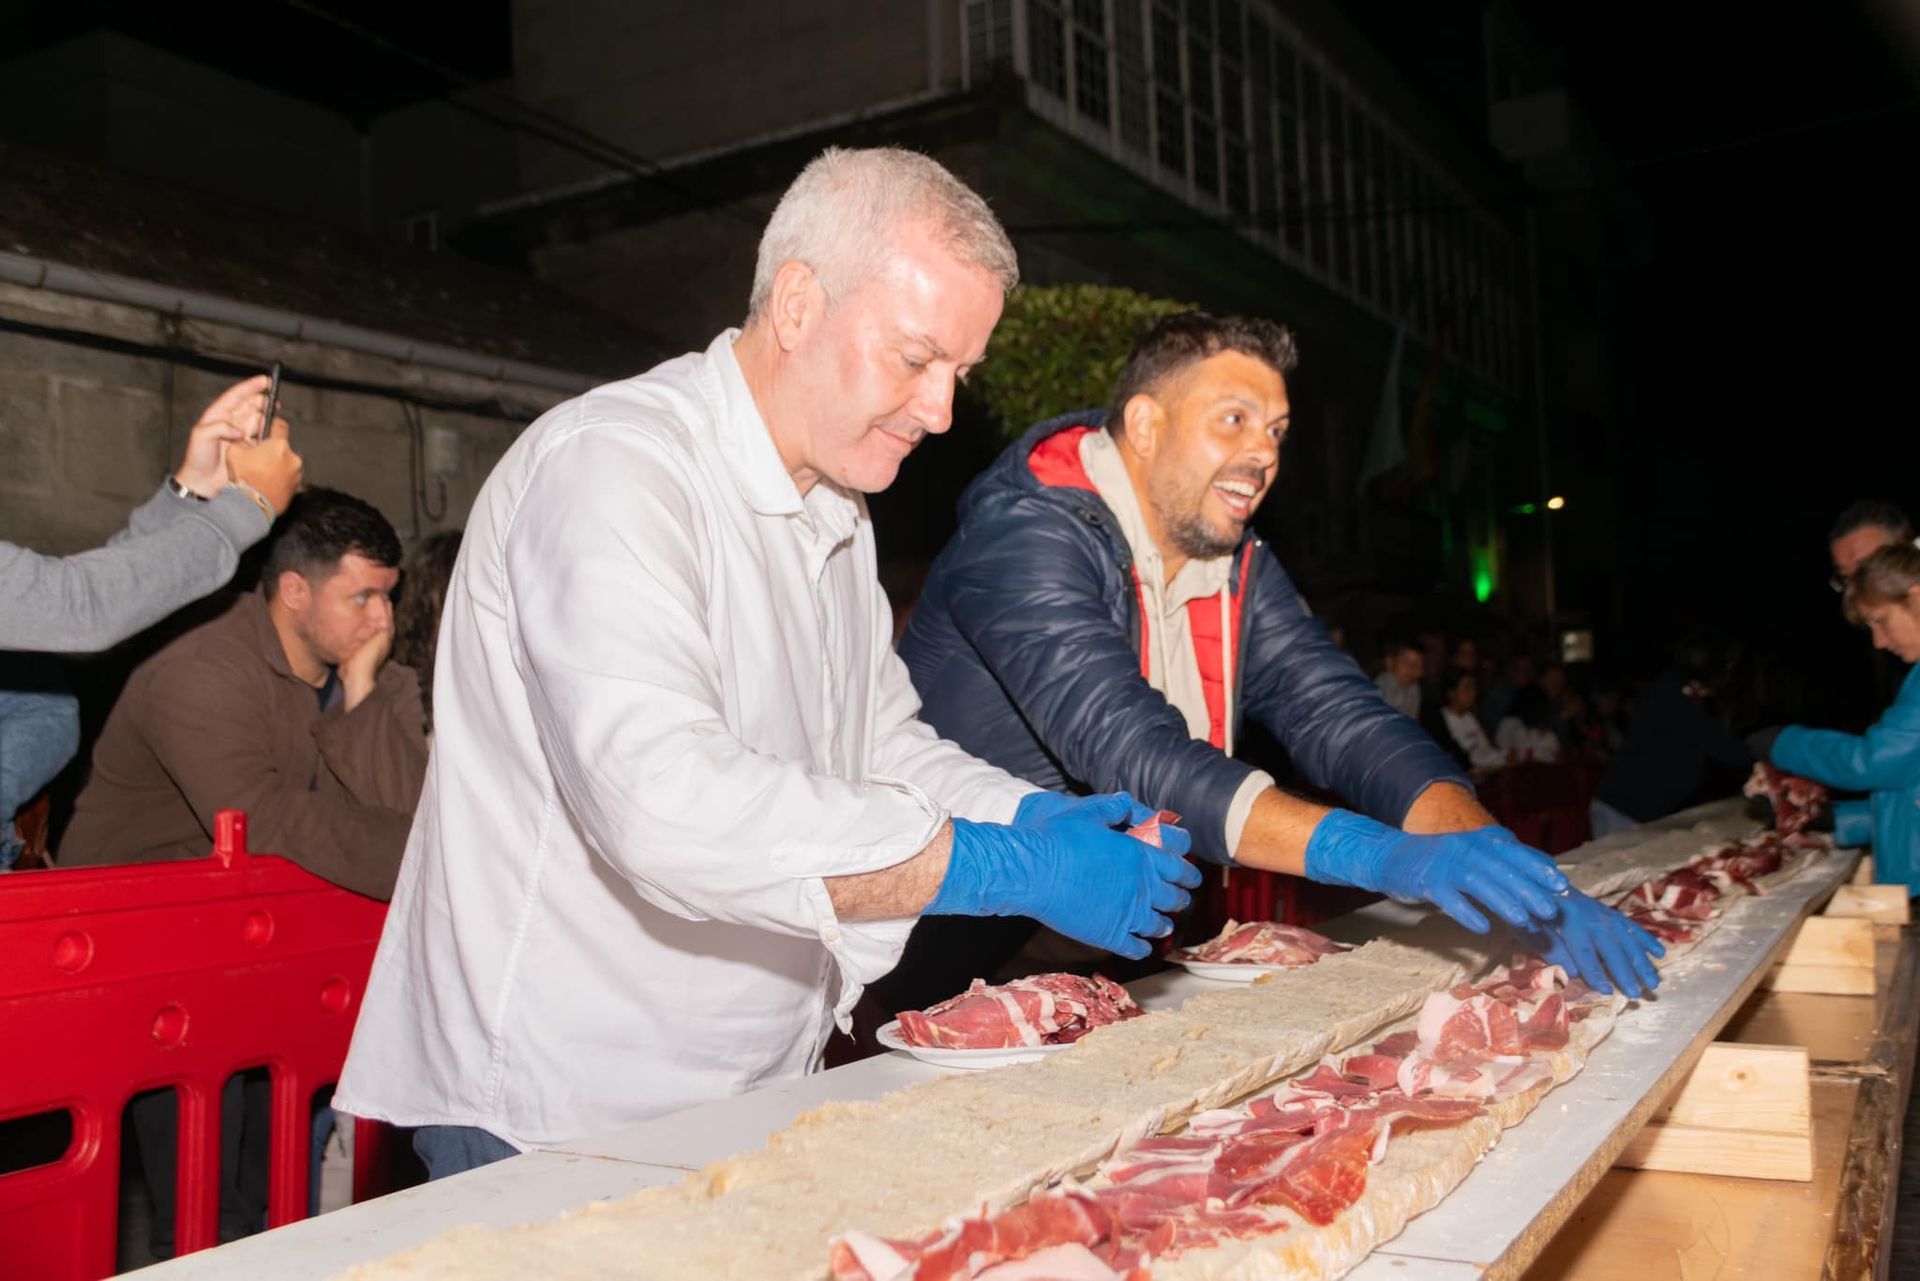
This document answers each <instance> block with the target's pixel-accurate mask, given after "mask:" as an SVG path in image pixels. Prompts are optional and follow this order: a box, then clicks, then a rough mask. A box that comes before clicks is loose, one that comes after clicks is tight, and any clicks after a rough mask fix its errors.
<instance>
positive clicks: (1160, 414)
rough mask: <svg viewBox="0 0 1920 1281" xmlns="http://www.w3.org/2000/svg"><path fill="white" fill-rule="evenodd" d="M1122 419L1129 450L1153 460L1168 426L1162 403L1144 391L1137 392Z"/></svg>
mask: <svg viewBox="0 0 1920 1281" xmlns="http://www.w3.org/2000/svg"><path fill="white" fill-rule="evenodd" d="M1120 418H1121V421H1122V422H1124V423H1125V424H1126V429H1127V448H1129V449H1131V450H1132V451H1133V452H1134V453H1136V454H1138V455H1139V456H1140V457H1142V458H1152V457H1153V454H1154V451H1155V450H1156V449H1158V448H1159V447H1160V437H1161V436H1162V435H1163V434H1164V433H1165V431H1166V426H1167V411H1166V410H1164V409H1162V408H1161V407H1160V402H1159V401H1157V400H1155V399H1154V398H1153V397H1152V396H1149V395H1148V394H1147V393H1146V392H1144V391H1143V392H1136V393H1135V394H1134V395H1132V396H1129V397H1128V398H1127V403H1126V405H1125V406H1123V407H1122V408H1121V410H1120Z"/></svg>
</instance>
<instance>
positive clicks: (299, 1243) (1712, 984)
mask: <svg viewBox="0 0 1920 1281" xmlns="http://www.w3.org/2000/svg"><path fill="white" fill-rule="evenodd" d="M1853 863H1854V858H1853V856H1852V855H1851V854H1842V853H1834V854H1830V855H1827V856H1825V857H1824V858H1823V859H1822V860H1821V861H1819V862H1818V863H1817V864H1816V865H1815V866H1813V867H1812V868H1810V869H1809V870H1808V871H1807V872H1806V873H1804V874H1803V875H1801V876H1799V877H1798V878H1796V879H1795V880H1794V881H1792V882H1790V883H1788V884H1787V885H1784V886H1781V887H1779V888H1778V889H1776V890H1775V891H1774V892H1773V893H1772V894H1769V895H1768V896H1766V897H1764V898H1756V899H1745V900H1742V902H1741V905H1740V907H1739V909H1738V910H1737V911H1735V912H1733V913H1732V914H1730V915H1729V916H1728V917H1727V918H1726V919H1725V921H1724V922H1723V923H1722V925H1721V926H1720V928H1719V929H1717V930H1716V931H1714V932H1713V933H1712V934H1711V935H1709V936H1708V938H1707V939H1706V940H1705V942H1703V943H1702V944H1701V945H1700V946H1699V947H1697V948H1696V949H1695V950H1694V951H1693V952H1692V953H1690V954H1689V955H1687V956H1685V957H1683V958H1681V959H1680V960H1679V961H1678V962H1677V963H1676V964H1675V965H1674V966H1673V967H1672V968H1671V969H1670V970H1669V971H1668V973H1667V974H1666V975H1665V977H1664V978H1663V981H1662V985H1661V988H1660V995H1659V997H1658V998H1657V999H1655V1000H1653V1001H1649V1002H1646V1003H1644V1004H1642V1005H1640V1006H1639V1007H1637V1008H1630V1009H1629V1010H1627V1011H1626V1012H1625V1013H1624V1014H1623V1015H1622V1016H1621V1018H1620V1020H1619V1022H1618V1023H1617V1025H1616V1026H1615V1028H1614V1031H1613V1034H1612V1035H1611V1036H1610V1037H1608V1039H1607V1040H1606V1041H1604V1042H1602V1043H1601V1045H1600V1046H1599V1048H1597V1049H1596V1050H1595V1051H1594V1052H1593V1054H1592V1056H1591V1058H1590V1059H1589V1060H1588V1063H1587V1066H1586V1070H1585V1071H1584V1072H1582V1073H1581V1074H1580V1075H1579V1076H1578V1077H1576V1078H1575V1079H1574V1080H1573V1081H1571V1082H1569V1083H1568V1084H1566V1085H1564V1086H1562V1087H1560V1088H1559V1089H1557V1090H1555V1091H1554V1092H1553V1093H1552V1094H1551V1095H1549V1096H1548V1097H1547V1099H1546V1101H1545V1102H1544V1103H1543V1104H1542V1105H1541V1106H1540V1108H1539V1110H1538V1111H1536V1113H1535V1114H1534V1115H1533V1116H1532V1117H1530V1118H1529V1119H1528V1120H1527V1121H1526V1122H1525V1123H1523V1124H1521V1125H1519V1126H1517V1127H1515V1128H1514V1129H1513V1130H1510V1131H1508V1132H1507V1134H1506V1135H1505V1136H1504V1137H1503V1138H1502V1140H1501V1142H1500V1145H1499V1146H1498V1147H1497V1148H1495V1149H1494V1151H1493V1153H1492V1154H1491V1155H1490V1156H1489V1157H1488V1158H1487V1159H1486V1160H1484V1161H1483V1162H1481V1164H1480V1166H1479V1167H1478V1168H1477V1169H1476V1170H1475V1171H1474V1172H1473V1173H1472V1174H1471V1175H1469V1176H1468V1178H1467V1179H1466V1181H1465V1182H1463V1183H1462V1184H1461V1185H1460V1186H1459V1188H1457V1189H1456V1190H1455V1191H1454V1193H1453V1194H1452V1195H1451V1196H1449V1197H1448V1198H1447V1199H1446V1201H1444V1202H1443V1203H1442V1204H1441V1205H1440V1206H1439V1207H1438V1208H1436V1209H1434V1210H1432V1211H1430V1212H1429V1213H1427V1214H1425V1215H1423V1216H1421V1217H1420V1218H1418V1219H1416V1220H1415V1221H1414V1222H1413V1223H1412V1224H1410V1225H1409V1226H1408V1228H1407V1230H1406V1231H1405V1232H1403V1233H1401V1234H1400V1236H1398V1237H1396V1238H1395V1239H1394V1240H1393V1241H1391V1242H1389V1243H1387V1245H1386V1246H1384V1247H1383V1248H1381V1249H1379V1250H1377V1251H1375V1252H1374V1254H1373V1256H1372V1257H1371V1258H1369V1259H1368V1260H1367V1261H1366V1262H1365V1263H1364V1264H1362V1265H1361V1266H1360V1267H1359V1268H1358V1269H1356V1270H1355V1271H1354V1272H1353V1273H1351V1274H1350V1275H1351V1276H1353V1277H1354V1278H1356V1279H1357V1281H1406V1278H1409V1277H1419V1278H1422V1279H1423V1281H1428V1279H1430V1281H1456V1279H1458V1281H1465V1279H1466V1278H1484V1279H1491V1281H1497V1279H1498V1278H1505V1277H1514V1276H1518V1275H1519V1273H1520V1272H1521V1271H1523V1270H1524V1269H1525V1267H1526V1265H1527V1264H1528V1263H1529V1262H1531V1261H1532V1260H1533V1258H1534V1257H1536V1256H1537V1255H1538V1253H1539V1250H1540V1248H1541V1246H1542V1245H1543V1244H1544V1243H1545V1241H1546V1240H1548V1239H1550V1237H1551V1235H1552V1233H1553V1232H1554V1231H1555V1230H1557V1229H1558V1227H1559V1226H1560V1224H1561V1223H1563V1222H1564V1221H1565V1219H1566V1217H1567V1215H1568V1214H1569V1213H1570V1212H1571V1210H1572V1209H1573V1207H1574V1206H1576V1205H1577V1204H1578V1203H1579V1201H1580V1199H1581V1198H1582V1197H1584V1196H1585V1195H1586V1193H1587V1192H1588V1191H1589V1190H1591V1188H1592V1186H1593V1184H1594V1183H1595V1182H1596V1181H1597V1180H1598V1179H1599V1177H1600V1176H1601V1175H1602V1174H1604V1173H1605V1172H1606V1170H1607V1169H1608V1167H1610V1166H1611V1165H1612V1164H1613V1161H1614V1159H1615V1157H1617V1156H1618V1155H1619V1153H1620V1151H1621V1150H1622V1149H1623V1148H1624V1147H1625V1146H1626V1144H1627V1142H1628V1141H1629V1140H1630V1139H1631V1138H1632V1137H1633V1135H1634V1134H1635V1133H1636V1132H1637V1131H1638V1130H1639V1128H1640V1126H1641V1125H1642V1124H1643V1123H1644V1122H1645V1121H1646V1119H1647V1118H1648V1117H1649V1116H1651V1115H1652V1113H1653V1111H1654V1110H1655V1108H1656V1107H1657V1106H1658V1104H1659V1103H1660V1102H1661V1101H1662V1100H1663V1099H1664V1098H1665V1097H1666V1096H1667V1094H1668V1093H1670V1092H1671V1090H1672V1089H1673V1088H1674V1087H1675V1086H1676V1085H1677V1084H1678V1083H1679V1082H1680V1081H1681V1080H1682V1079H1684V1077H1685V1075H1686V1073H1687V1072H1688V1071H1690V1070H1691V1068H1692V1065H1693V1062H1694V1060H1695V1059H1696V1058H1697V1057H1698V1055H1699V1053H1700V1052H1701V1050H1703V1049H1704V1048H1705V1047H1706V1045H1707V1044H1708V1043H1709V1042H1710V1041H1712V1040H1713V1038H1714V1036H1715V1034H1716V1033H1717V1032H1718V1031H1719V1030H1720V1028H1721V1027H1722V1026H1723V1025H1724V1024H1725V1023H1726V1022H1727V1020H1728V1019H1730V1018H1731V1017H1732V1016H1733V1014H1734V1013H1735V1012H1736V1011H1737V1010H1738V1009H1739V1007H1740V1005H1741V1003H1742V1002H1743V1001H1745V999H1746V998H1747V996H1748V995H1749V994H1750V993H1751V992H1752V991H1753V990H1754V988H1755V987H1756V986H1757V985H1758V984H1759V983H1760V981H1761V980H1762V978H1764V977H1765V975H1766V972H1767V970H1768V969H1769V968H1770V967H1771V965H1772V964H1773V962H1774V961H1775V960H1776V959H1777V957H1778V955H1779V954H1780V953H1781V952H1782V951H1783V950H1784V949H1785V948H1786V946H1787V944H1788V943H1789V942H1790V940H1791V937H1792V934H1793V931H1794V928H1795V927H1796V925H1797V924H1798V922H1799V921H1800V920H1801V919H1803V918H1804V917H1805V916H1806V915H1807V914H1808V913H1809V912H1811V911H1812V910H1813V909H1814V908H1815V907H1816V906H1817V905H1818V904H1820V903H1821V902H1824V901H1825V899H1826V898H1827V897H1828V896H1829V895H1831V893H1832V892H1833V890H1834V888H1835V887H1836V886H1838V885H1839V884H1841V883H1842V882H1843V881H1844V880H1845V878H1846V876H1847V874H1848V873H1849V872H1850V870H1851V868H1852V866H1853ZM1415 916H1416V914H1415V913H1413V912H1411V911H1410V910H1409V909H1406V908H1404V907H1399V906H1396V905H1393V904H1383V905H1380V906H1378V907H1375V908H1369V909H1367V910H1366V911H1363V912H1358V913H1354V914H1353V915H1352V916H1350V917H1346V918H1342V919H1341V920H1340V921H1339V922H1335V923H1333V924H1331V925H1330V926H1329V927H1328V929H1327V932H1328V933H1330V934H1332V935H1334V936H1335V937H1344V938H1346V939H1349V940H1356V939H1360V938H1365V937H1371V936H1372V935H1374V934H1377V933H1380V932H1382V931H1383V930H1384V929H1388V928H1392V927H1393V926H1395V925H1398V924H1401V923H1405V922H1408V921H1411V920H1413V919H1415ZM1132 990H1133V992H1134V994H1135V997H1136V999H1138V1000H1139V1001H1140V1003H1141V1004H1142V1005H1143V1006H1145V1007H1147V1008H1148V1009H1164V1008H1171V1007H1173V1006H1177V1005H1178V1004H1180V1003H1181V1002H1182V1001H1184V1000H1185V999H1186V998H1187V997H1188V996H1191V995H1193V994H1194V993H1196V992H1200V991H1211V990H1218V985H1217V984H1215V983H1213V982H1210V981H1208V980H1205V979H1199V978H1195V977H1193V976H1191V975H1188V974H1186V973H1184V972H1172V973H1166V974H1160V975H1155V976H1153V977H1151V978H1148V979H1145V980H1142V981H1140V982H1138V983H1136V984H1134V985H1133V989H1132ZM938 1074H939V1073H938V1071H937V1070H936V1069H934V1068H931V1067H928V1066H926V1065H924V1064H922V1063H919V1062H917V1061H915V1060H913V1059H910V1058H908V1057H907V1056H905V1055H903V1054H899V1053H893V1054H883V1055H880V1056H878V1057H876V1058H871V1059H866V1060H863V1061H861V1062H858V1063H854V1064H849V1065H848V1066H845V1067H840V1068H835V1069H833V1070H832V1071H829V1072H822V1073H819V1074H818V1075H815V1076H811V1077H808V1078H806V1079H804V1080H801V1081H797V1082H794V1083H792V1084H789V1085H782V1086H775V1087H772V1088H769V1089H765V1090H758V1091H755V1092H753V1093H751V1094H747V1095H743V1096H741V1097H738V1098H734V1099H728V1100H725V1101H724V1102H720V1103H715V1104H711V1105H708V1106H704V1107H698V1108H692V1109H689V1110H687V1111H684V1112H678V1113H675V1114H673V1115H670V1116H664V1117H659V1118H656V1119H654V1120H652V1121H647V1122H644V1123H642V1124H640V1125H636V1126H633V1127H631V1128H629V1129H625V1130H621V1131H618V1132H616V1133H612V1134H608V1135H605V1136H602V1137H599V1138H595V1139H592V1140H587V1141H582V1142H578V1143H570V1144H566V1145H562V1146H560V1147H556V1148H553V1149H549V1150H542V1151H537V1152H530V1153H527V1154H525V1155H523V1156H519V1157H515V1158H512V1159H510V1160H507V1161H502V1162H499V1163H497V1164H494V1165H490V1166H486V1167H484V1168H482V1169H479V1170H474V1171H470V1172H469V1173H466V1174H463V1175H458V1176H455V1177H453V1178H449V1179H444V1180H441V1181H439V1182H437V1183H432V1184H427V1185H425V1186H422V1187H417V1188H410V1189H408V1190H407V1191H404V1192H398V1193H395V1194H393V1195H391V1196H386V1197H381V1198H379V1199H378V1200H375V1201H370V1202H366V1203H364V1204H361V1205H356V1206H351V1207H349V1208H347V1209H344V1210H338V1211H335V1212H334V1213H332V1214H327V1215H323V1216H321V1217H319V1218H315V1219H308V1220H304V1221H302V1222H299V1223H295V1224H290V1225H288V1226H287V1227H284V1228H277V1229H275V1230H273V1231H271V1232H266V1233H262V1234H261V1235H259V1236H254V1237H249V1238H247V1239H245V1240H242V1241H237V1242H234V1243H233V1244H231V1245H226V1246H222V1247H220V1248H218V1249H215V1250H209V1251H205V1252H202V1253H199V1254H193V1255H188V1256H186V1257H184V1258H181V1259H175V1260H173V1261H171V1262H168V1263H163V1264H159V1265H156V1266H154V1267H152V1268H148V1269H145V1270H143V1271H142V1272H141V1273H140V1274H139V1275H140V1276H141V1277H142V1278H143V1281H257V1279H259V1278H285V1279H286V1281H305V1279H308V1278H311V1279H313V1281H321V1279H323V1278H327V1277H332V1276H335V1275H337V1274H338V1273H340V1272H341V1271H343V1270H344V1269H346V1268H348V1267H350V1266H352V1265H353V1264H356V1263H362V1262H366V1261H369V1260H372V1259H377V1258H380V1257H382V1256H384V1255H387V1254H391V1253H393V1252H395V1251H398V1250H403V1249H406V1248H408V1247H410V1246H414V1245H418V1244H421V1243H422V1242H425V1241H427V1240H430V1239H431V1238H433V1237H435V1236H437V1235H439V1234H440V1233H441V1232H444V1231H445V1230H447V1229H448V1228H452V1227H456V1226H459V1225H462V1224H474V1223H477V1224H485V1225H488V1226H492V1227H508V1226H512V1225H515V1224H520V1223H527V1222H532V1221H536V1220H540V1219H545V1218H552V1217H554V1216H556V1215H559V1214H561V1213H564V1212H565V1211H567V1210H571V1209H575V1208H577V1207H579V1206H581V1205H584V1204H586V1203H587V1202H589V1201H593V1200H596V1199H601V1198H609V1197H619V1196H624V1195H627V1194H629V1193H632V1192H636V1191H639V1190H640V1189H642V1188H648V1187H654V1186H657V1185H660V1184H666V1183H672V1182H676V1181H678V1180H679V1179H681V1178H683V1177H685V1175H686V1174H687V1173H688V1172H689V1171H691V1170H696V1169H699V1168H701V1167H703V1166H705V1165H707V1164H709V1163H710V1162H713V1161H716V1160H719V1159H721V1158H724V1157H726V1156H729V1155H732V1154H734V1153H738V1152H745V1151H751V1150H753V1149H756V1148H759V1147H761V1146H763V1145H764V1144H765V1143H766V1141H767V1139H768V1138H769V1137H770V1136H771V1135H772V1134H773V1133H774V1132H775V1131H777V1130H779V1129H781V1128H783V1127H785V1126H786V1125H788V1124H789V1123H791V1122H792V1121H793V1120H794V1118H796V1117H797V1116H799V1115H800V1114H801V1113H802V1112H805V1111H807V1110H809V1109H811V1108H814V1107H817V1106H819V1105H820V1104H823V1103H827V1102H830V1101H833V1100H837V1099H860V1098H875V1097H878V1096H880V1095H882V1094H886V1093H889V1092H891V1091H894V1090H898V1089H900V1088H902V1087H904V1086H907V1085H911V1084H913V1083H915V1082H917V1081H925V1080H928V1079H931V1078H933V1077H935V1076H937V1075H938ZM823 1262H824V1259H823Z"/></svg>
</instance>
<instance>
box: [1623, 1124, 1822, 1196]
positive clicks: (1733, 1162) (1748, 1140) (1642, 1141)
mask: <svg viewBox="0 0 1920 1281" xmlns="http://www.w3.org/2000/svg"><path fill="white" fill-rule="evenodd" d="M1614 1164H1615V1165H1619V1166H1624V1167H1626V1168H1627V1169H1630V1170H1678V1171H1683V1172H1687V1173H1692V1174H1716V1175H1721V1176H1723V1177H1725V1178H1730V1179H1787V1180H1792V1181H1795V1182H1799V1183H1805V1182H1806V1181H1807V1180H1808V1179H1811V1178H1812V1177H1813V1140H1812V1137H1811V1136H1810V1135H1806V1134H1780V1133H1776V1132H1772V1131H1767V1130H1731V1129H1716V1128H1714V1127H1711V1126H1701V1125H1662V1124H1661V1123H1660V1122H1658V1121H1650V1122H1648V1123H1647V1127H1646V1129H1644V1130H1642V1131H1640V1133H1638V1134H1636V1135H1635V1136H1634V1138H1633V1142H1631V1143H1629V1144H1628V1145H1627V1150H1626V1151H1625V1152H1622V1153H1621V1154H1620V1159H1619V1160H1618V1161H1616V1162H1614Z"/></svg>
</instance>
